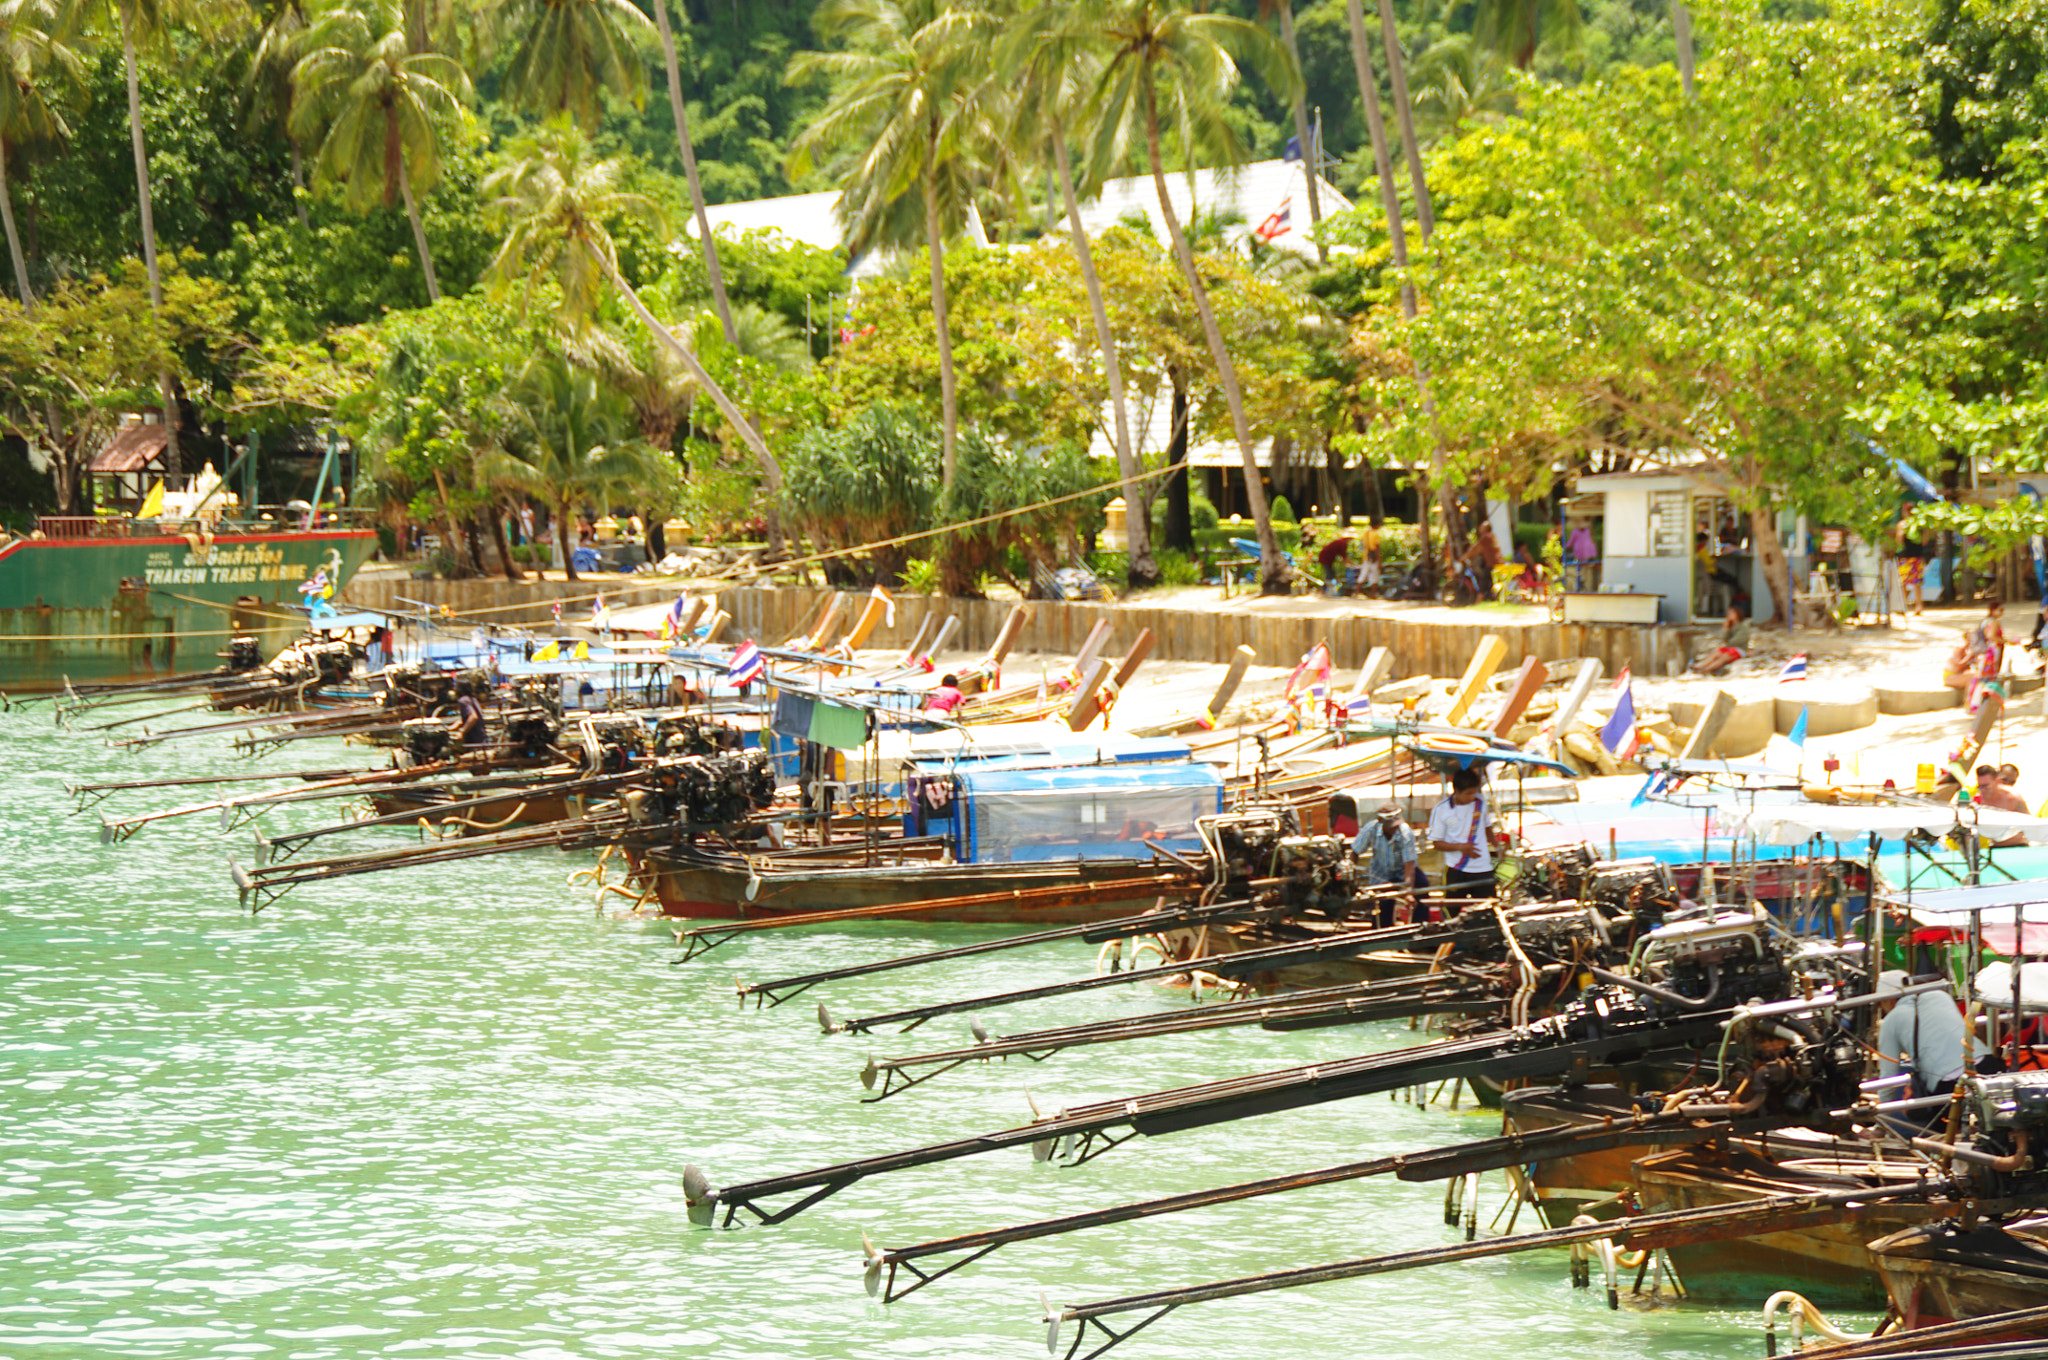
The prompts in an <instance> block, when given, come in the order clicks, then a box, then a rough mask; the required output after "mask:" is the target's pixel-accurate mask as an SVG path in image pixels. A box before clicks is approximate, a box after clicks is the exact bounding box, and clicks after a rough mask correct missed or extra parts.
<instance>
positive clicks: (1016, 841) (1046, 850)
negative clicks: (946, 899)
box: [952, 760, 1223, 864]
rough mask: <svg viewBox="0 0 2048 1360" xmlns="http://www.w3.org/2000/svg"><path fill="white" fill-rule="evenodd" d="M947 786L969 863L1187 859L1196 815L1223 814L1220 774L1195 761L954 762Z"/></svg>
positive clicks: (1196, 841) (1195, 844) (1196, 844)
mask: <svg viewBox="0 0 2048 1360" xmlns="http://www.w3.org/2000/svg"><path fill="white" fill-rule="evenodd" d="M952 783H953V785H954V789H955V798H956V805H957V807H958V808H959V809H960V811H961V812H962V813H963V814H964V815H963V816H962V817H961V826H960V850H961V858H962V859H964V860H967V861H969V862H972V863H976V864H1004V863H1029V862H1031V861H1035V860H1075V859H1150V858H1152V852H1153V849H1154V847H1158V848H1160V849H1165V850H1171V851H1173V852H1174V853H1176V854H1180V855H1192V854H1195V853H1197V852H1199V851H1200V850H1201V848H1202V845H1201V836H1200V834H1199V832H1198V831H1197V829H1196V826H1195V820H1196V818H1198V817H1213V816H1215V815H1216V814H1217V813H1219V812H1221V811H1222V810H1223V773H1222V771H1220V770H1218V769H1217V768H1216V767H1215V766H1213V765H1207V764H1203V763H1202V762H1200V761H1192V760H1189V761H1181V762H1178V763H1135V762H1134V763H1127V764H1113V765H1084V766H1061V767H1058V768H1052V769H1015V768H1013V769H987V768H981V767H976V768H972V769H969V768H961V769H957V770H956V771H954V773H953V776H952Z"/></svg>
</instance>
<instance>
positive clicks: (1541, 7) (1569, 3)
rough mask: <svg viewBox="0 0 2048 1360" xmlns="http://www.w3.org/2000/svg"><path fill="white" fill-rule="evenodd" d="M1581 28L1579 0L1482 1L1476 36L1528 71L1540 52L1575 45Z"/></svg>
mask: <svg viewBox="0 0 2048 1360" xmlns="http://www.w3.org/2000/svg"><path fill="white" fill-rule="evenodd" d="M1580 27H1581V18H1580V14H1579V0H1479V8H1478V13H1477V14H1476V15H1474V17H1473V25H1472V33H1473V36H1474V37H1476V38H1477V39H1478V40H1479V42H1480V43H1481V44H1482V45H1483V46H1486V47H1490V48H1492V49H1493V50H1494V51H1495V52H1498V53H1499V54H1500V55H1501V56H1503V57H1506V58H1507V59H1508V60H1510V61H1512V62H1514V64H1515V66H1516V68H1517V69H1519V70H1523V71H1526V70H1528V69H1529V66H1530V64H1531V63H1532V62H1534V61H1535V60H1536V50H1537V49H1538V48H1540V47H1542V46H1543V45H1544V44H1545V43H1549V42H1571V41H1575V40H1576V39H1577V38H1578V36H1579V30H1580Z"/></svg>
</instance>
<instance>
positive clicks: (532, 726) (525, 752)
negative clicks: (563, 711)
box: [505, 708, 560, 760]
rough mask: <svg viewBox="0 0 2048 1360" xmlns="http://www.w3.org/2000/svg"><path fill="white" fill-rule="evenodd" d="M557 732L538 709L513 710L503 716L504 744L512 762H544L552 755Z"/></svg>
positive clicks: (544, 714)
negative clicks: (508, 750) (507, 748)
mask: <svg viewBox="0 0 2048 1360" xmlns="http://www.w3.org/2000/svg"><path fill="white" fill-rule="evenodd" d="M559 730H560V729H559V728H558V727H557V726H556V725H555V724H554V723H553V722H552V721H550V720H549V718H548V715H547V713H546V712H545V711H544V710H541V709H538V708H522V709H514V710H513V711H512V712H510V713H507V714H506V715H505V744H506V746H507V747H509V748H510V753H511V757H512V759H514V760H546V759H547V758H548V757H549V756H551V755H553V754H554V750H555V735H556V733H557V732H558V731H559Z"/></svg>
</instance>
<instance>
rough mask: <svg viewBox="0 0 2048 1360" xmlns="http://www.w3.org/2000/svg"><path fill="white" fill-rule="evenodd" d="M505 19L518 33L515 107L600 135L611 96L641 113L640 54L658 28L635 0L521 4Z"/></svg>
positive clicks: (507, 87) (526, 0) (530, 0)
mask: <svg viewBox="0 0 2048 1360" xmlns="http://www.w3.org/2000/svg"><path fill="white" fill-rule="evenodd" d="M500 18H501V20H502V22H504V23H507V24H509V25H510V26H511V29H512V32H513V33H514V35H515V36H514V39H513V43H512V51H511V52H510V54H509V55H508V56H507V57H506V61H505V74H504V93H505V97H506V98H507V99H509V100H510V101H511V102H512V103H513V104H515V105H518V106H519V107H522V108H526V109H530V110H532V111H533V112H535V113H538V114H541V115H543V116H545V115H548V114H554V113H564V114H567V115H569V117H571V118H573V119H575V120H576V123H577V124H578V125H579V126H580V127H582V128H583V129H584V130H586V131H595V130H596V128H597V120H598V113H599V107H598V106H599V103H600V101H601V100H602V99H603V97H604V96H605V95H610V96H612V97H613V98H615V99H617V100H619V101H620V102H622V103H625V104H630V105H632V106H633V107H635V108H638V107H639V105H640V101H641V100H642V99H643V98H645V97H646V93H647V64H646V61H645V59H644V58H643V57H642V55H641V51H640V48H641V44H642V43H643V42H644V41H645V40H646V38H647V35H648V33H649V31H650V29H651V28H652V25H650V24H649V23H648V22H647V16H646V15H644V14H642V13H641V12H640V11H639V10H637V9H635V8H633V5H632V3H631V0H514V3H513V4H512V5H511V6H509V8H508V11H507V12H506V13H505V14H503V15H502V16H500Z"/></svg>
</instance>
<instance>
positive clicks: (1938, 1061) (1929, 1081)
mask: <svg viewBox="0 0 2048 1360" xmlns="http://www.w3.org/2000/svg"><path fill="white" fill-rule="evenodd" d="M1907 981H1908V978H1907V975H1906V973H1905V972H1904V970H1902V969H1897V968H1894V969H1891V970H1890V971H1888V972H1884V973H1880V974H1879V975H1878V979H1877V995H1878V996H1879V997H1881V998H1883V999H1882V1000H1880V1001H1879V1002H1878V1003H1877V1009H1878V1013H1879V1014H1880V1015H1882V1016H1883V1017H1884V1018H1883V1019H1882V1020H1880V1021H1879V1022H1878V1026H1877V1065H1878V1069H1879V1071H1878V1075H1879V1076H1884V1077H1896V1076H1898V1075H1899V1074H1900V1073H1902V1072H1904V1073H1909V1074H1910V1075H1911V1077H1912V1092H1913V1097H1914V1098H1915V1099H1918V1098H1920V1097H1922V1096H1931V1095H1941V1094H1943V1093H1945V1092H1948V1091H1951V1090H1954V1089H1955V1084H1956V1082H1957V1081H1958V1080H1959V1079H1960V1078H1961V1077H1962V1075H1963V1071H1964V1069H1965V1068H1966V1067H1972V1066H1974V1065H1975V1062H1976V1060H1977V1059H1978V1058H1981V1057H1983V1056H1984V1055H1985V1054H1986V1053H1988V1052H1989V1051H1990V1049H1989V1048H1988V1047H1987V1046H1986V1045H1985V1043H1984V1041H1983V1040H1981V1039H1976V1038H1973V1037H1972V1036H1971V1035H1970V1032H1969V1030H1968V1029H1967V1028H1965V1026H1964V1024H1963V1013H1962V1011H1961V1010H1959V1009H1958V1008H1957V1007H1956V999H1955V997H1953V996H1951V995H1950V994H1949V991H1948V989H1947V988H1946V987H1941V988H1938V989H1936V990H1932V991H1925V992H1914V993H1911V994H1910V995H1902V993H1903V992H1904V991H1905V987H1906V983H1907Z"/></svg>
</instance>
